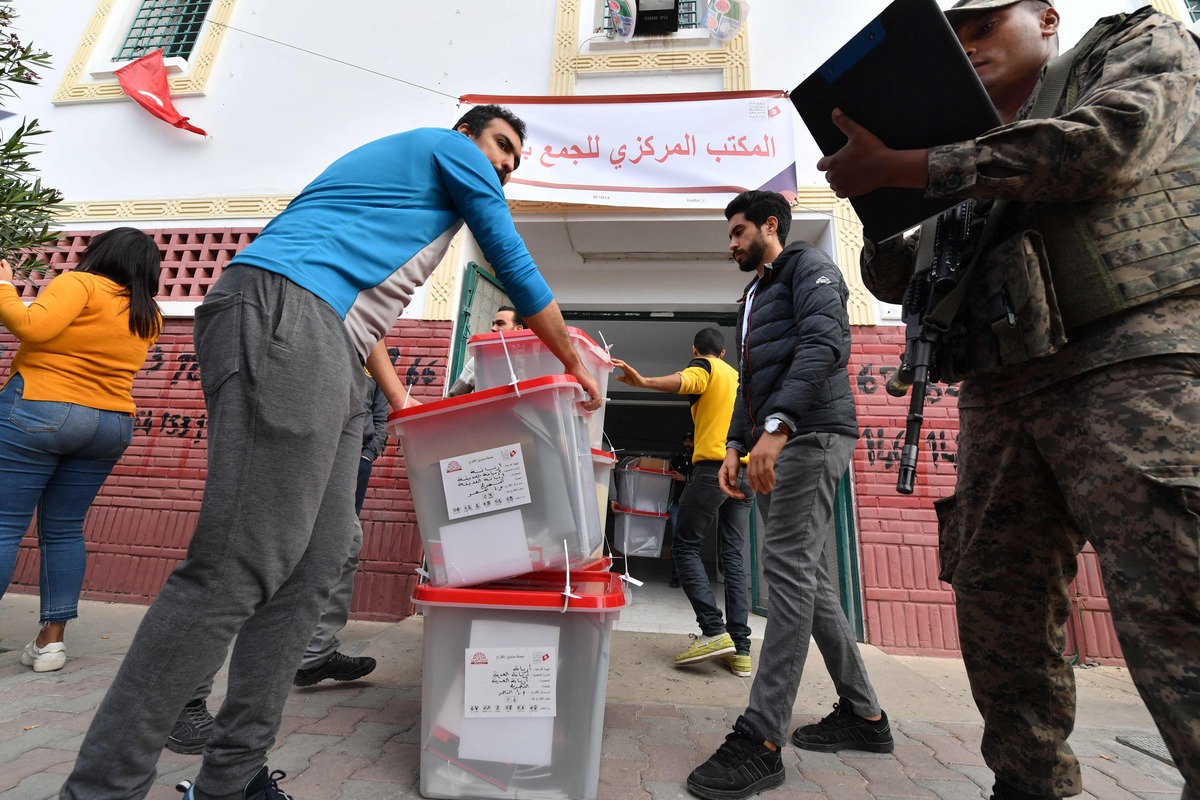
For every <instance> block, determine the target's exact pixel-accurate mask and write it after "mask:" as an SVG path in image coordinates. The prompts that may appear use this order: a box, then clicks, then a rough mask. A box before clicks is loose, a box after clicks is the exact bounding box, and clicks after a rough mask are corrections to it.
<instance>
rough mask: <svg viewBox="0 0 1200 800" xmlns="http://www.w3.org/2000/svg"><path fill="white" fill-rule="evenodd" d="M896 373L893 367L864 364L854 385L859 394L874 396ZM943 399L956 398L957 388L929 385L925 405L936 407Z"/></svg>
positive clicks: (936, 384)
mask: <svg viewBox="0 0 1200 800" xmlns="http://www.w3.org/2000/svg"><path fill="white" fill-rule="evenodd" d="M895 371H896V368H895V367H894V366H881V367H876V366H875V365H874V364H864V365H863V368H862V369H860V370H859V371H858V378H857V381H856V385H857V387H858V393H859V394H875V393H876V392H878V391H881V390H882V389H883V388H884V387H885V386H887V382H888V381H889V380H891V378H892V373H894V372H895ZM945 397H958V387H957V386H955V385H950V386H945V385H943V384H940V383H931V384H929V388H928V390H927V391H926V392H925V405H930V406H931V405H936V404H937V403H940V402H941V401H942V399H943V398H945Z"/></svg>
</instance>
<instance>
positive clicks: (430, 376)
mask: <svg viewBox="0 0 1200 800" xmlns="http://www.w3.org/2000/svg"><path fill="white" fill-rule="evenodd" d="M387 351H388V358H390V359H391V360H392V366H394V367H396V371H397V372H398V373H400V374H401V375H403V376H404V385H405V386H416V385H417V384H418V383H420V384H424V385H425V386H428V385H429V384H431V383H433V382H434V381H436V380H437V376H438V374H437V370H436V369H434V367H436V366H437V365H438V360H437V359H436V358H430V359H428V360H426V358H425V356H419V357H417V358H415V359H413V360H412V361H410V362H409V363H408V365H407V366H405V365H403V364H401V363H400V356H401V355H402V354H401V351H400V348H399V347H389V348H388V349H387Z"/></svg>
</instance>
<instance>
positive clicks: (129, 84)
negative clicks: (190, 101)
mask: <svg viewBox="0 0 1200 800" xmlns="http://www.w3.org/2000/svg"><path fill="white" fill-rule="evenodd" d="M115 74H116V76H117V81H118V82H119V83H120V84H121V88H122V89H123V90H124V91H125V94H127V95H129V96H130V97H132V98H133V102H135V103H137V104H138V105H139V106H141V107H142V108H144V109H146V110H147V111H149V112H150V113H151V114H153V115H154V116H156V117H158V118H159V119H161V120H164V121H166V122H169V123H171V124H172V125H174V126H175V127H176V128H183V129H184V130H186V131H191V132H192V133H198V134H200V135H201V136H207V135H208V134H207V133H205V132H204V131H202V130H200V129H199V128H197V127H196V126H195V125H192V124H190V123H189V122H188V118H187V117H185V116H183V115H182V114H180V113H179V112H178V111H176V110H175V106H173V105H171V90H170V88H168V86H167V68H166V65H164V64H163V54H162V50H155V51H154V52H153V53H147V54H146V55H144V56H142V57H141V58H139V59H138V60H137V61H133V62H130V63H128V64H126V65H125V66H123V67H121V68H120V69H119V70H117V71H116V73H115Z"/></svg>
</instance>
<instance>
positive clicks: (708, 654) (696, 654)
mask: <svg viewBox="0 0 1200 800" xmlns="http://www.w3.org/2000/svg"><path fill="white" fill-rule="evenodd" d="M688 636H690V637H692V646H691V647H689V648H688V649H687V650H684V651H683V652H682V653H680V654H679V655H677V656H675V666H677V667H678V666H680V665H682V664H699V663H700V662H701V661H709V660H711V659H714V658H720V657H721V656H723V655H725V654H726V653H734V652H736V651H737V648H735V647H734V646H733V639H731V638H730V636H729V634H728V633H722V634H721V635H720V636H697V635H696V634H694V633H689V634H688Z"/></svg>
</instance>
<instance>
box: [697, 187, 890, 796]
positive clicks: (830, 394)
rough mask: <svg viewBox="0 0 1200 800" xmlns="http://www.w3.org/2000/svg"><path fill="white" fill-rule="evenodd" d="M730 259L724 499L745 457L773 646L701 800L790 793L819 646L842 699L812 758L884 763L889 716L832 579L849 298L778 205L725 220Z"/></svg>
mask: <svg viewBox="0 0 1200 800" xmlns="http://www.w3.org/2000/svg"><path fill="white" fill-rule="evenodd" d="M725 217H726V218H727V219H728V220H729V249H730V250H731V251H732V253H733V258H734V260H735V261H737V262H738V266H739V267H740V268H741V269H742V271H743V272H754V273H756V276H755V278H754V280H753V281H751V282H750V285H749V286H747V287H746V294H745V297H744V298H743V301H742V307H741V309H740V313H739V321H738V326H737V337H738V338H737V341H738V343H739V348H740V349H739V353H740V361H741V383H740V385H739V387H738V394H737V403H736V404H735V406H734V410H733V421H732V423H731V424H730V426H729V435H728V442H727V443H726V451H725V461H724V462H723V463H722V465H721V470H720V481H721V488H722V490H724V491H725V493H726V494H728V495H730V496H731V497H741V496H742V494H741V492H739V491H738V488H737V487H738V470H739V468H740V466H741V465H740V463H739V462H740V459H741V457H742V455H743V454H744V453H746V452H749V454H750V460H749V463H748V465H747V467H746V469H747V476H746V477H747V478H748V479H749V483H750V488H751V489H752V490H754V492H755V493H756V494H757V500H758V506H759V509H760V510H761V512H762V516H763V519H764V520H765V521H766V530H765V534H764V539H763V554H764V558H763V563H764V571H765V573H766V577H767V582H768V583H769V584H770V587H771V591H770V598H769V600H768V605H767V608H768V622H767V632H766V639H765V640H764V641H763V644H762V648H761V649H760V651H759V669H758V673H757V674H756V675H755V678H754V684H753V686H752V687H751V689H750V704H749V706H748V707H747V708H746V711H745V713H744V714H742V716H740V717H738V719H737V722H736V724H735V725H734V726H733V733H730V734H729V735H728V736H727V737H726V739H725V744H723V745H721V747H720V749H718V750H717V752H716V753H715V754H714V755H713V756H712V757H711V758H710V759H709V760H708V761H706V762H705V763H704V764H701V765H700V766H699V767H697V768H696V769H695V770H693V771H692V774H691V775H690V776H689V777H688V781H687V785H688V789H689V790H690V791H691V792H692V793H693V794H695V795H698V796H699V797H706V798H733V799H735V800H736V799H737V798H743V797H749V796H750V795H752V794H756V793H758V792H761V791H764V790H766V789H769V788H772V787H775V786H779V785H781V784H782V783H783V782H784V777H785V775H784V767H783V760H782V758H781V755H780V752H779V746H780V744H782V743H783V742H785V741H786V737H787V735H788V730H787V729H788V726H789V724H790V723H791V719H792V705H793V703H795V701H796V691H797V689H798V687H799V685H800V676H801V672H802V671H803V669H804V660H805V657H806V656H807V654H808V642H809V637H810V636H811V637H812V638H814V639H815V640H816V642H817V647H818V648H819V649H820V650H821V655H822V657H823V658H824V659H825V664H826V666H827V667H828V668H829V670H830V677H832V678H833V682H834V685H835V686H836V688H837V690H838V695H839V697H840V700H839V702H838V703H837V704H836V705H834V711H833V713H832V714H830V715H829V716H827V717H826V718H825V719H823V720H821V721H820V722H818V723H816V724H815V725H806V726H804V727H802V728H800V729H798V730H797V731H796V732H795V733H794V734H793V735H792V743H793V744H795V745H796V746H797V747H800V748H802V749H805V750H819V751H824V752H830V751H835V750H842V749H846V748H849V749H855V750H866V751H869V752H874V753H890V752H892V749H893V747H894V742H893V740H892V733H891V729H890V727H889V725H888V719H887V715H886V714H884V713H883V711H882V709H880V707H879V701H878V700H877V699H876V697H875V690H874V689H873V688H872V687H871V683H870V681H869V680H868V678H867V671H866V667H865V666H864V665H863V661H862V656H861V655H860V654H859V652H858V646H857V644H856V643H855V641H854V635H853V633H851V631H850V624H849V623H848V622H847V621H846V615H845V614H844V613H843V612H842V607H841V605H840V604H839V602H838V595H837V591H836V590H835V589H834V586H833V581H832V579H831V578H830V576H829V573H828V572H827V571H826V568H825V558H824V552H825V543H826V542H827V541H828V539H829V536H830V535H831V534H832V533H833V529H834V519H833V507H834V495H835V493H836V492H837V487H838V482H839V481H840V480H841V478H842V474H843V473H845V471H846V468H847V467H848V466H849V464H850V457H851V455H852V454H853V452H854V444H855V440H856V439H857V438H858V423H857V420H856V417H855V413H854V398H853V396H852V395H851V394H850V378H849V375H848V373H847V371H846V364H847V361H848V360H849V357H850V320H849V317H848V316H847V313H846V300H847V297H848V295H849V292H848V291H847V289H846V284H845V282H844V281H843V279H842V273H841V271H840V270H839V269H838V267H837V265H836V264H835V263H834V262H833V261H832V260H831V259H830V258H829V256H827V255H826V254H825V253H823V252H821V251H820V250H818V249H816V248H815V247H813V246H812V245H810V244H808V243H806V242H795V243H793V244H791V245H788V246H787V247H784V244H785V243H786V241H787V234H788V228H789V227H790V226H791V220H792V215H791V210H790V208H789V206H788V202H787V200H786V199H785V198H784V197H783V196H782V195H780V194H776V193H775V192H760V191H755V192H743V193H742V194H740V195H738V196H737V197H736V198H734V200H733V202H731V203H730V204H729V206H728V207H727V208H726V209H725Z"/></svg>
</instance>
